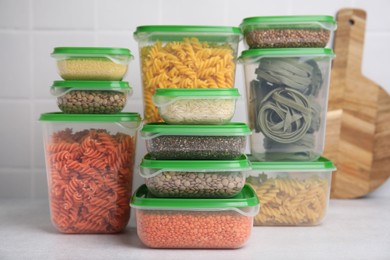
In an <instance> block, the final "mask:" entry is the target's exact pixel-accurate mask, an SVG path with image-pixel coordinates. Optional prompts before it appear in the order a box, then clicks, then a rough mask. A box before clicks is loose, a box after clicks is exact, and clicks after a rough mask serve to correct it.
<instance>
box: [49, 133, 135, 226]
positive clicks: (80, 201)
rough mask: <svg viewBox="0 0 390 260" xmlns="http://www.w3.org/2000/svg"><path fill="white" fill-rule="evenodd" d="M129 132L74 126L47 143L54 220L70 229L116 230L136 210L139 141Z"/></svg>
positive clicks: (125, 222)
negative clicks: (132, 203)
mask: <svg viewBox="0 0 390 260" xmlns="http://www.w3.org/2000/svg"><path fill="white" fill-rule="evenodd" d="M134 141H135V140H134V137H132V136H130V135H126V134H123V133H117V134H115V135H111V134H109V133H108V132H107V131H106V130H96V129H91V130H84V131H80V132H76V133H73V131H72V130H71V129H66V130H63V131H58V132H56V133H54V134H53V135H52V136H51V138H50V140H49V143H48V144H47V145H46V164H47V170H48V180H49V196H50V209H51V218H52V222H53V224H54V225H55V226H56V227H57V228H58V230H60V231H61V232H64V233H115V232H119V231H121V230H123V229H124V228H125V227H126V225H127V222H128V220H129V216H130V208H129V201H130V195H131V187H132V175H133V164H134V152H135V142H134Z"/></svg>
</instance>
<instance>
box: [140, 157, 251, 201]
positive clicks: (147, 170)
mask: <svg viewBox="0 0 390 260" xmlns="http://www.w3.org/2000/svg"><path fill="white" fill-rule="evenodd" d="M250 169H251V167H250V163H249V161H248V158H247V157H246V156H245V155H244V154H243V155H242V156H241V157H240V158H238V159H235V160H155V159H152V158H151V157H150V155H149V154H147V155H145V157H144V158H143V160H142V162H141V165H140V175H141V176H142V177H144V178H145V184H146V186H147V187H148V189H149V190H150V192H151V193H152V194H154V195H155V196H157V197H185V198H229V197H233V196H235V195H237V194H238V193H239V192H240V191H241V189H242V188H243V187H244V184H245V179H246V172H247V171H249V170H250Z"/></svg>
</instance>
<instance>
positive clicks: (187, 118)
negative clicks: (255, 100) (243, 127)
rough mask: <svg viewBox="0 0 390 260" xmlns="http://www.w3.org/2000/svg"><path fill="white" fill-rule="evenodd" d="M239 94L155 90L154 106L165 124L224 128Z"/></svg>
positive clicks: (225, 90)
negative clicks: (223, 125) (220, 125)
mask: <svg viewBox="0 0 390 260" xmlns="http://www.w3.org/2000/svg"><path fill="white" fill-rule="evenodd" d="M239 96H240V94H239V93H238V90H237V89H236V88H230V89H156V93H155V94H154V95H153V98H152V100H153V103H154V104H155V105H156V106H157V107H158V111H159V112H160V116H161V118H162V119H163V120H164V121H165V122H167V123H168V124H189V125H191V124H212V125H215V124H224V123H226V122H229V121H230V119H232V117H233V115H234V112H235V109H236V101H237V99H238V98H239Z"/></svg>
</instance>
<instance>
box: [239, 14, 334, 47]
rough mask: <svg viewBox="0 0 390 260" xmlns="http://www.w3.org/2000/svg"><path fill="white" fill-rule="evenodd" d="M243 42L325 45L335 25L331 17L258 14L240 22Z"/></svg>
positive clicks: (252, 44) (253, 45) (257, 44)
mask: <svg viewBox="0 0 390 260" xmlns="http://www.w3.org/2000/svg"><path fill="white" fill-rule="evenodd" d="M240 27H241V30H242V32H243V34H244V44H245V46H246V47H247V48H248V47H249V48H251V49H254V48H325V47H329V43H330V39H331V38H332V34H333V32H334V31H335V30H336V28H337V24H336V21H335V20H334V18H333V17H332V16H314V15H306V16H293V15H292V16H257V17H248V18H245V19H244V20H243V21H242V23H241V25H240Z"/></svg>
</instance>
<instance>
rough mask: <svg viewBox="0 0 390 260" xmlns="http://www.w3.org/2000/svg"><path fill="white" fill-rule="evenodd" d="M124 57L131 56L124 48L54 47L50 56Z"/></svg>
mask: <svg viewBox="0 0 390 260" xmlns="http://www.w3.org/2000/svg"><path fill="white" fill-rule="evenodd" d="M64 54H66V55H71V54H80V55H94V56H95V55H96V56H98V55H125V56H133V55H132V54H131V52H130V50H129V49H126V48H101V47H56V48H54V51H53V52H52V55H64Z"/></svg>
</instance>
